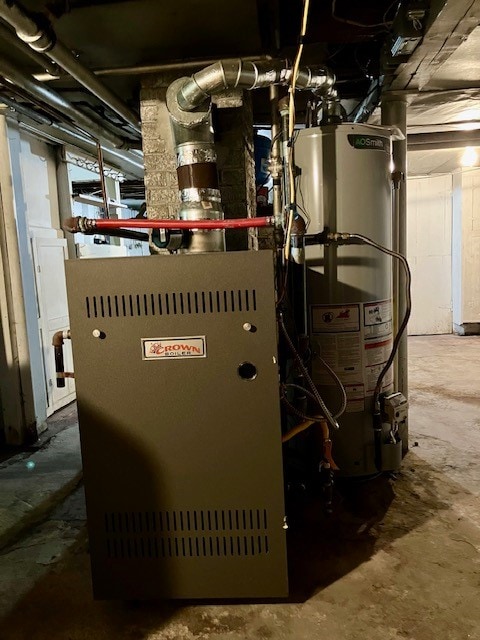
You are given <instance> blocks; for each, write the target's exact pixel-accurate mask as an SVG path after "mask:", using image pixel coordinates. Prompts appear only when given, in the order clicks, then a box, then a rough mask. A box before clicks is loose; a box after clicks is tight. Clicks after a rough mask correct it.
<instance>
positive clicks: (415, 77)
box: [390, 0, 480, 90]
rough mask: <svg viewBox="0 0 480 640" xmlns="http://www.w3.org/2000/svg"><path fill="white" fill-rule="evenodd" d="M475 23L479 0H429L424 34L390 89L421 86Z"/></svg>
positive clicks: (477, 16)
mask: <svg viewBox="0 0 480 640" xmlns="http://www.w3.org/2000/svg"><path fill="white" fill-rule="evenodd" d="M479 23H480V1H479V0H432V4H431V8H430V16H429V24H427V28H426V33H425V36H424V38H423V40H422V42H421V43H420V45H419V46H418V47H417V48H416V50H415V51H414V53H413V54H412V55H411V56H410V58H409V59H408V61H407V62H405V63H404V64H400V65H399V66H398V68H397V70H396V72H395V78H394V80H393V82H392V84H391V86H390V89H392V90H397V89H422V87H424V86H425V85H426V84H427V83H428V81H429V80H430V78H431V77H432V76H433V75H434V73H435V72H436V71H437V70H438V69H439V68H440V66H441V65H442V64H443V63H444V62H445V61H446V60H448V58H449V57H450V56H451V55H452V54H453V53H454V51H455V50H456V49H457V48H458V47H459V46H460V45H461V44H462V43H463V42H464V41H465V40H466V39H467V38H468V36H469V34H470V33H471V32H472V31H473V30H474V29H475V28H476V27H477V26H478V24H479Z"/></svg>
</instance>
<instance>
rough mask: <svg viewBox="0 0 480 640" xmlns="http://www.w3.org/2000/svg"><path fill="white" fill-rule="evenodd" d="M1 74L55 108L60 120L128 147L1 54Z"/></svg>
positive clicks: (92, 134) (122, 140) (40, 102)
mask: <svg viewBox="0 0 480 640" xmlns="http://www.w3.org/2000/svg"><path fill="white" fill-rule="evenodd" d="M0 76H2V77H3V78H5V80H7V81H8V82H10V83H11V84H13V85H14V86H17V87H19V88H20V89H22V90H23V91H25V92H26V93H27V94H28V95H29V96H30V97H32V98H33V100H34V102H37V103H39V104H42V103H45V104H47V105H48V106H49V107H52V108H53V109H54V110H55V113H56V114H58V117H59V119H60V120H63V121H64V122H65V121H67V122H69V123H70V124H74V125H76V126H77V127H78V128H79V129H81V130H82V131H84V132H85V133H87V134H89V135H91V136H93V137H94V138H96V139H99V140H106V141H107V142H109V143H110V144H113V146H114V147H117V148H123V149H125V148H128V142H126V140H125V139H124V138H121V137H120V136H117V135H116V134H114V133H112V132H110V131H109V130H108V129H106V128H105V127H102V126H101V125H100V124H98V123H97V122H95V121H94V120H92V119H91V118H89V117H88V116H87V115H85V114H84V113H83V111H80V110H79V109H77V108H76V107H75V106H74V105H73V104H72V103H71V102H69V101H68V100H66V99H65V98H64V97H63V96H61V95H60V94H59V93H57V92H56V91H54V90H53V89H51V88H50V87H46V86H45V85H43V84H42V83H40V82H37V81H36V80H34V79H33V78H32V77H31V76H29V75H28V74H25V73H23V71H20V70H19V69H17V67H15V65H13V64H12V63H11V62H10V61H9V60H7V59H6V58H4V57H3V56H0Z"/></svg>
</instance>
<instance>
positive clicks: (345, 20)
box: [332, 0, 398, 29]
mask: <svg viewBox="0 0 480 640" xmlns="http://www.w3.org/2000/svg"><path fill="white" fill-rule="evenodd" d="M396 2H398V0H395V2H392V4H391V5H390V6H389V7H388V9H387V10H386V11H385V13H384V14H383V21H382V22H377V23H375V24H365V23H364V22H357V21H356V20H350V19H349V18H341V17H339V16H337V15H336V13H335V9H336V6H337V0H332V18H333V19H334V20H336V21H337V22H343V23H345V24H351V25H352V26H354V27H361V28H362V29H378V28H379V27H383V28H387V29H388V27H389V26H390V25H391V22H385V18H386V17H387V14H388V12H389V11H390V9H391V8H392V7H393V5H394V4H395V3H396Z"/></svg>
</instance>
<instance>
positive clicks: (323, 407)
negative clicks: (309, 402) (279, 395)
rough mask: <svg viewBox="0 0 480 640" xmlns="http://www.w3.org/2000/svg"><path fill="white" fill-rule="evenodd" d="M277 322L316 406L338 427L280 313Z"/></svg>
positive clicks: (331, 423) (335, 427)
mask: <svg viewBox="0 0 480 640" xmlns="http://www.w3.org/2000/svg"><path fill="white" fill-rule="evenodd" d="M278 323H279V326H280V329H281V331H282V333H283V336H284V338H285V341H286V343H287V345H288V347H289V349H290V351H291V352H292V355H293V357H294V358H295V360H296V361H297V364H298V367H299V369H300V371H301V372H302V374H303V376H304V378H305V380H306V381H307V383H308V386H309V387H310V389H311V390H312V393H313V395H314V396H315V400H316V402H317V404H318V406H319V407H320V408H321V410H322V412H323V415H324V416H325V418H326V419H327V420H328V422H329V423H330V425H331V426H332V427H333V428H334V429H339V428H340V425H339V424H338V422H337V420H336V419H335V418H334V417H333V416H332V414H331V412H330V411H329V409H328V407H327V405H326V404H325V402H324V401H323V398H322V396H321V395H320V393H319V391H318V389H317V387H316V386H315V383H314V382H313V380H312V378H311V377H310V374H309V373H308V369H307V367H306V366H305V364H304V362H303V360H302V358H301V356H300V354H299V353H298V351H297V350H296V348H295V345H294V344H293V342H292V339H291V338H290V335H289V333H288V331H287V328H286V327H285V323H284V322H283V316H282V314H280V315H279V319H278Z"/></svg>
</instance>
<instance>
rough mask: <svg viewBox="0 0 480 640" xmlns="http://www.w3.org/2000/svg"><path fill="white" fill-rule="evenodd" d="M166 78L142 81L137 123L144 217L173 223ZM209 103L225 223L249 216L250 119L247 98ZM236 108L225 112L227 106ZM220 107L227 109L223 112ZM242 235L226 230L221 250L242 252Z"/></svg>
mask: <svg viewBox="0 0 480 640" xmlns="http://www.w3.org/2000/svg"><path fill="white" fill-rule="evenodd" d="M174 79H175V77H174V76H172V75H171V74H161V75H158V76H148V77H146V78H145V79H144V81H143V83H142V93H141V111H140V112H141V119H142V131H143V153H144V161H145V189H146V200H147V215H148V217H149V218H175V217H177V212H178V209H179V205H180V200H179V195H178V187H177V175H176V165H175V154H174V151H173V141H172V135H171V131H170V120H169V116H168V112H167V108H166V105H165V96H166V90H167V87H168V85H169V84H170V82H172V81H173V80H174ZM215 102H216V103H217V104H218V108H216V109H215V112H214V117H213V126H214V129H215V143H216V150H217V158H218V162H217V166H218V172H219V182H220V190H221V194H222V203H223V208H224V211H225V217H226V218H243V217H247V216H252V215H254V214H255V202H256V192H255V161H254V154H253V115H252V107H251V99H250V95H249V94H248V93H244V94H243V96H237V97H236V100H235V101H234V102H232V99H231V98H229V100H228V101H225V103H222V100H221V94H220V97H216V99H215ZM233 103H235V104H241V106H238V107H231V106H230V105H231V104H233ZM224 104H226V105H227V108H223V107H224ZM247 247H248V234H247V232H246V231H245V230H231V231H227V250H236V249H246V248H247Z"/></svg>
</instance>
